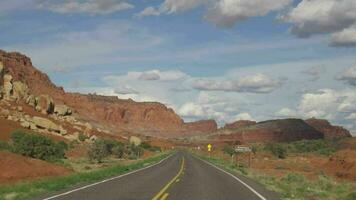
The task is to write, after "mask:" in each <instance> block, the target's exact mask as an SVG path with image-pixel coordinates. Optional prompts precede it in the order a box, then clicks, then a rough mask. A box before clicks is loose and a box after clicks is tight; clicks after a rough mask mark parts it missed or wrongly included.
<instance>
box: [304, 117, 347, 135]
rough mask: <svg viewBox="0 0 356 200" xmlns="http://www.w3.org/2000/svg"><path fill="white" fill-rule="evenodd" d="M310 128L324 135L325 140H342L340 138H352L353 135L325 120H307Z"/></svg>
mask: <svg viewBox="0 0 356 200" xmlns="http://www.w3.org/2000/svg"><path fill="white" fill-rule="evenodd" d="M305 122H306V123H308V124H309V125H310V126H312V127H314V128H315V129H316V130H318V131H320V132H321V133H323V134H324V137H325V138H328V139H331V138H340V137H351V133H350V132H349V131H348V130H346V129H345V128H343V127H341V126H333V125H331V124H330V122H328V121H327V120H324V119H315V118H311V119H307V120H305Z"/></svg>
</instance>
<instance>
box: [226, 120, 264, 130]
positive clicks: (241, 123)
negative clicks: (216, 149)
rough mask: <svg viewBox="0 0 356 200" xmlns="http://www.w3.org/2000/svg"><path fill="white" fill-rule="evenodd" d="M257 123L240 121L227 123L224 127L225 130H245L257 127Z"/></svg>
mask: <svg viewBox="0 0 356 200" xmlns="http://www.w3.org/2000/svg"><path fill="white" fill-rule="evenodd" d="M256 123H257V122H255V121H249V120H239V121H236V122H233V123H227V124H225V126H224V127H223V129H239V128H245V127H247V126H252V125H255V124H256Z"/></svg>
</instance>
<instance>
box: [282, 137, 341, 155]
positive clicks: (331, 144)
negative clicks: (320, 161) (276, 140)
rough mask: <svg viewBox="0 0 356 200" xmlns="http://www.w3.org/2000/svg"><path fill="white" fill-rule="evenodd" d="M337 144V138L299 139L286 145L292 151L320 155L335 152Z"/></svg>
mask: <svg viewBox="0 0 356 200" xmlns="http://www.w3.org/2000/svg"><path fill="white" fill-rule="evenodd" d="M338 146H339V141H338V140H325V139H320V140H300V141H296V142H292V143H290V144H289V145H288V149H289V150H290V151H291V152H294V153H312V152H315V153H318V154H321V155H331V154H333V153H334V152H336V150H337V148H338Z"/></svg>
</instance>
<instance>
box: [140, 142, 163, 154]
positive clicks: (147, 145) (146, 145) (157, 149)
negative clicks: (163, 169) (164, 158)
mask: <svg viewBox="0 0 356 200" xmlns="http://www.w3.org/2000/svg"><path fill="white" fill-rule="evenodd" d="M140 147H142V148H143V149H145V150H148V151H153V152H160V151H162V150H161V147H157V146H152V145H151V144H150V143H148V142H142V144H141V145H140Z"/></svg>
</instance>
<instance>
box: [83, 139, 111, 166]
mask: <svg viewBox="0 0 356 200" xmlns="http://www.w3.org/2000/svg"><path fill="white" fill-rule="evenodd" d="M109 154H110V152H109V151H108V148H107V145H106V144H105V141H104V140H101V139H98V140H95V141H94V142H93V143H92V144H90V146H89V149H88V156H89V159H90V161H96V162H98V163H101V162H102V160H103V159H104V158H105V157H107V156H108V155H109Z"/></svg>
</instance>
